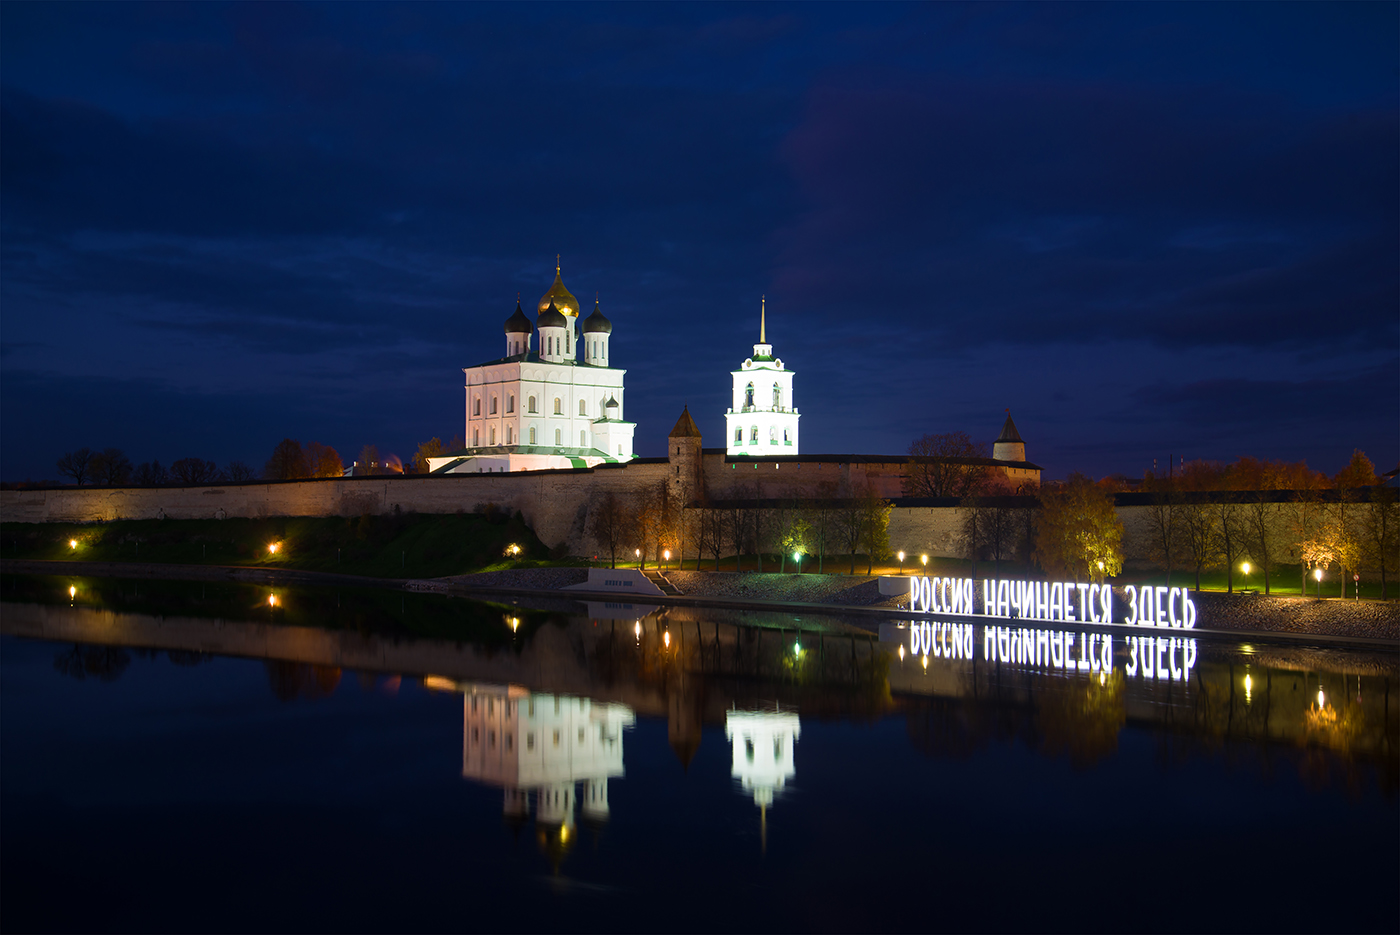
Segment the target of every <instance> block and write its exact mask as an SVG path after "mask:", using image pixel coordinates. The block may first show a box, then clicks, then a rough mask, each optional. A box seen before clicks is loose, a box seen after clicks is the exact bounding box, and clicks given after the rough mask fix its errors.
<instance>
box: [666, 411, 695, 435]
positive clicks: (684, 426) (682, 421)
mask: <svg viewBox="0 0 1400 935" xmlns="http://www.w3.org/2000/svg"><path fill="white" fill-rule="evenodd" d="M666 437H667V438H699V437H700V426H698V425H696V424H695V420H694V419H692V418H691V417H690V407H689V406H686V407H684V408H683V409H681V417H680V418H679V419H677V420H676V427H675V428H673V429H671V434H670V435H668V436H666Z"/></svg>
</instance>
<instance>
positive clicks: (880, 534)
mask: <svg viewBox="0 0 1400 935" xmlns="http://www.w3.org/2000/svg"><path fill="white" fill-rule="evenodd" d="M893 509H894V504H893V503H891V502H890V501H888V500H886V499H884V498H883V497H881V496H880V495H879V493H877V492H876V490H875V488H874V486H872V485H869V484H867V485H866V488H865V494H864V496H862V497H861V499H860V541H861V544H862V545H864V546H865V550H866V552H865V554H866V559H867V567H866V569H865V573H866V574H867V575H870V574H874V573H875V561H876V559H880V560H883V559H885V558H887V557H888V556H889V554H890V512H891V511H892V510H893Z"/></svg>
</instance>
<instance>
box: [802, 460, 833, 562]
mask: <svg viewBox="0 0 1400 935" xmlns="http://www.w3.org/2000/svg"><path fill="white" fill-rule="evenodd" d="M813 493H814V494H815V499H814V500H812V501H810V505H809V506H808V507H807V510H806V516H807V528H808V534H809V537H810V540H811V544H812V545H814V546H815V547H816V550H817V573H818V574H821V573H822V571H824V570H825V567H826V549H827V545H828V544H829V543H830V542H832V541H833V540H834V539H835V536H836V521H837V514H838V506H837V503H836V501H835V500H834V499H833V498H834V497H835V496H836V485H835V484H834V483H832V482H831V481H823V482H822V483H820V484H818V485H817V489H816V490H815V491H813Z"/></svg>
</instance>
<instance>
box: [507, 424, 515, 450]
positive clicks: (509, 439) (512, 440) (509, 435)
mask: <svg viewBox="0 0 1400 935" xmlns="http://www.w3.org/2000/svg"><path fill="white" fill-rule="evenodd" d="M506 444H507V445H513V444H515V433H514V432H512V431H511V427H510V426H509V425H507V426H506Z"/></svg>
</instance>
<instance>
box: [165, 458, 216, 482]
mask: <svg viewBox="0 0 1400 935" xmlns="http://www.w3.org/2000/svg"><path fill="white" fill-rule="evenodd" d="M170 473H171V474H172V475H174V477H175V479H176V480H177V481H179V482H180V483H182V484H208V483H212V482H213V481H214V479H215V478H217V477H218V475H219V466H218V465H217V464H215V463H214V462H213V461H205V460H204V459H203V458H181V459H180V460H179V461H176V462H175V463H173V464H171V465H170Z"/></svg>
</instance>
